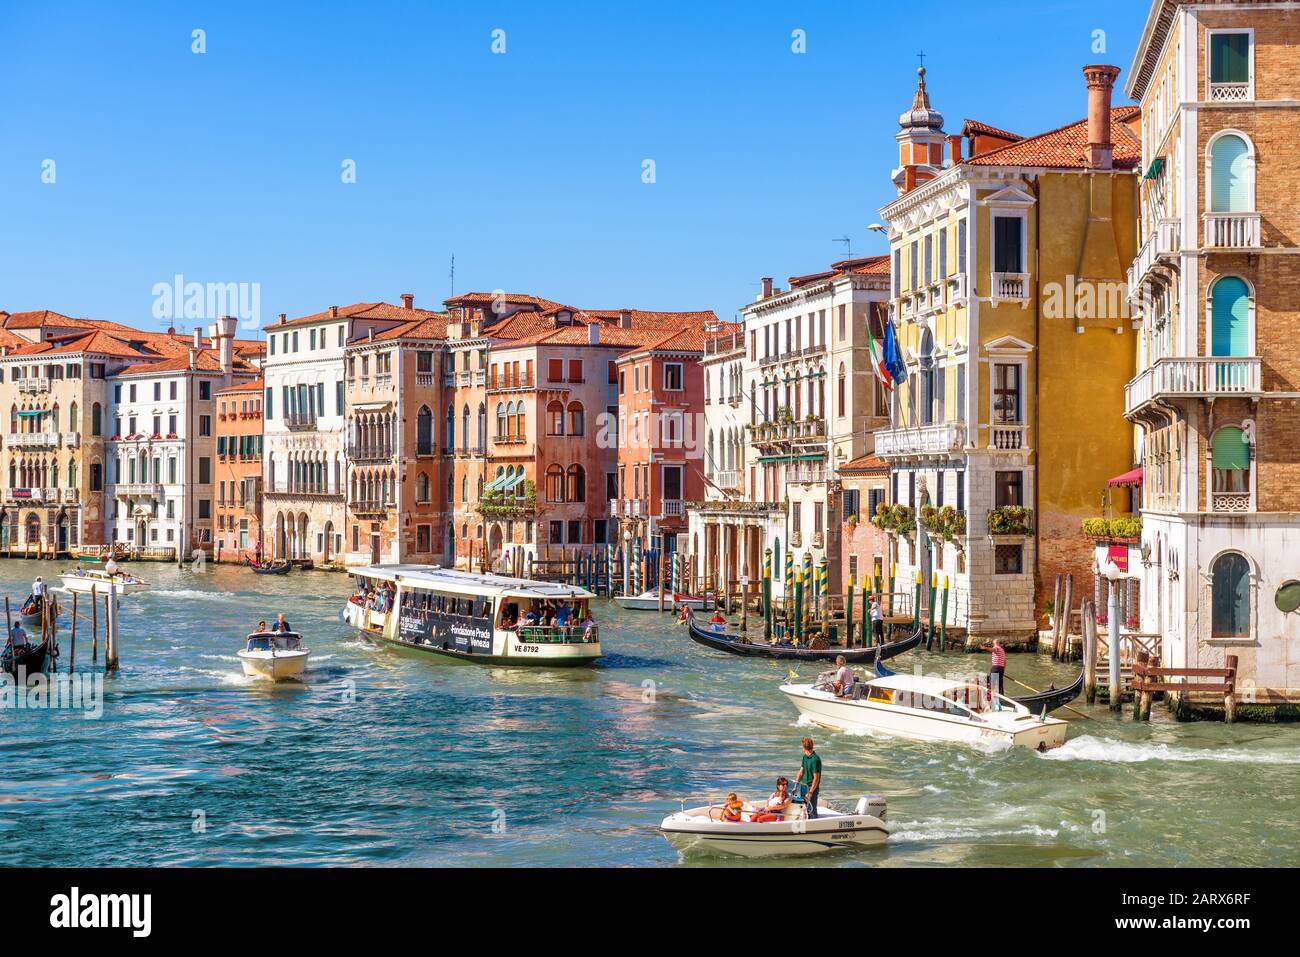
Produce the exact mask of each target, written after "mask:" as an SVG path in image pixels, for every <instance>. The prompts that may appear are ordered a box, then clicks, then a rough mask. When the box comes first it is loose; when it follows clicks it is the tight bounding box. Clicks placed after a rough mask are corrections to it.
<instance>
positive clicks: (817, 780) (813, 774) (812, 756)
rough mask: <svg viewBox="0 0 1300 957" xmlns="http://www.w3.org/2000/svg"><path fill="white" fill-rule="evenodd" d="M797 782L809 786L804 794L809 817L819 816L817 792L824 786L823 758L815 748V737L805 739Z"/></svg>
mask: <svg viewBox="0 0 1300 957" xmlns="http://www.w3.org/2000/svg"><path fill="white" fill-rule="evenodd" d="M794 780H795V783H796V784H802V785H803V786H804V787H805V788H807V792H806V793H805V794H804V798H803V800H804V804H805V805H806V806H807V808H808V817H809V818H810V819H811V818H815V817H816V816H817V792H818V791H819V790H821V786H822V759H821V757H820V756H819V755H818V754H817V752H816V751H814V750H813V739H812V738H804V739H803V760H802V761H801V762H800V764H799V776H798V777H797V778H795V779H794Z"/></svg>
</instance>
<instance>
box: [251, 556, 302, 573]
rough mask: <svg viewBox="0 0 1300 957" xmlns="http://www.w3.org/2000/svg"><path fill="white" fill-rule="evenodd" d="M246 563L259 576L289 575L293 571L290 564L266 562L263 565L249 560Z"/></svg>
mask: <svg viewBox="0 0 1300 957" xmlns="http://www.w3.org/2000/svg"><path fill="white" fill-rule="evenodd" d="M244 562H245V563H246V564H247V565H248V567H249V568H251V569H252V570H253V571H254V572H256V573H257V574H259V575H287V574H289V572H291V571H293V565H292V564H290V563H289V562H265V563H263V564H261V565H258V564H257V563H256V562H251V561H249V560H248V559H244Z"/></svg>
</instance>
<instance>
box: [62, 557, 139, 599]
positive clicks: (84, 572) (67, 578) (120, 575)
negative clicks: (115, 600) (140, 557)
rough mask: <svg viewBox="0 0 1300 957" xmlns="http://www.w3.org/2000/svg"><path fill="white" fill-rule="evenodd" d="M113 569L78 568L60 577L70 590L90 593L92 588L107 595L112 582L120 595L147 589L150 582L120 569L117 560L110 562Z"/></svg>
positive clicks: (64, 585) (63, 573) (97, 592)
mask: <svg viewBox="0 0 1300 957" xmlns="http://www.w3.org/2000/svg"><path fill="white" fill-rule="evenodd" d="M109 565H111V566H114V568H113V570H111V571H110V570H109V569H108V568H107V567H106V568H102V569H101V568H78V569H77V570H76V571H74V572H62V573H61V574H60V575H59V578H60V579H61V580H62V582H63V587H64V588H66V589H67V590H68V591H79V592H83V593H86V594H89V593H90V592H91V591H92V590H93V591H95V593H96V594H99V595H107V594H108V590H109V585H110V584H114V583H115V584H116V585H117V593H118V594H119V595H133V594H135V593H136V592H141V591H145V590H147V589H148V588H149V583H148V582H147V581H145V580H144V579H143V578H139V577H137V576H135V575H132V574H130V573H129V572H123V571H118V570H117V569H116V567H115V566H116V563H115V562H109Z"/></svg>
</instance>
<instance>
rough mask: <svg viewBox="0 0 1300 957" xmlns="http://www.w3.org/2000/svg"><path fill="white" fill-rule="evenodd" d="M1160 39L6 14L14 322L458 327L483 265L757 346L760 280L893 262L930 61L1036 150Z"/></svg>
mask: <svg viewBox="0 0 1300 957" xmlns="http://www.w3.org/2000/svg"><path fill="white" fill-rule="evenodd" d="M1146 12H1147V4H1146V3H1144V2H1134V0H1005V2H997V0H983V2H976V0H966V2H956V0H909V2H907V3H897V4H895V3H889V4H879V3H829V2H828V3H817V4H808V3H793V2H786V3H780V2H751V3H743V4H742V3H735V4H723V3H711V2H707V0H699V2H691V3H676V2H641V3H619V4H615V3H586V2H556V3H546V4H543V3H468V2H465V3H457V4H448V3H431V2H409V3H384V2H372V3H368V4H366V3H346V4H344V3H329V2H320V3H315V4H301V5H298V4H291V3H279V2H276V3H242V2H227V3H219V4H218V3H212V4H190V3H184V2H169V3H150V2H137V3H131V4H108V3H93V2H91V3H44V4H35V3H30V2H17V0H0V63H2V64H3V65H4V66H3V70H0V143H3V146H2V147H0V308H3V309H7V310H9V311H11V312H12V311H17V310H20V309H35V308H51V309H55V310H58V311H60V312H64V313H68V314H70V315H76V316H87V317H90V318H98V319H111V320H114V321H119V322H126V323H129V324H133V325H140V326H142V327H146V328H157V327H165V326H166V325H167V324H168V323H167V322H166V321H162V322H159V320H157V319H155V318H154V317H153V315H152V314H151V307H152V305H153V301H154V296H153V291H152V290H153V286H154V284H155V283H158V282H171V280H172V277H173V276H174V275H176V274H178V273H179V274H182V275H183V276H184V277H185V279H186V280H187V281H194V282H202V283H207V282H222V283H228V282H247V283H254V282H255V283H259V284H260V288H261V312H262V317H263V319H264V320H266V321H269V320H271V319H272V318H273V317H274V316H275V314H276V313H279V312H287V313H289V314H290V315H291V316H292V315H299V314H302V313H306V312H311V311H315V310H318V309H321V308H324V307H325V306H327V305H330V304H344V303H350V302H355V301H360V300H372V299H386V300H388V301H390V302H396V301H398V296H399V294H401V293H403V292H412V293H415V295H416V301H417V303H418V304H420V305H425V306H429V305H434V304H440V303H441V301H442V300H443V299H444V298H446V296H447V294H448V291H449V278H448V267H449V262H450V258H451V256H452V255H453V254H454V255H455V257H456V289H457V291H462V292H463V291H467V290H470V289H478V290H491V289H496V288H504V289H508V290H510V291H515V292H531V293H535V294H539V295H544V296H548V297H550V298H554V299H559V300H562V301H565V302H569V303H572V304H574V305H578V306H590V307H600V308H619V307H623V306H635V307H638V308H651V309H705V308H712V309H715V310H716V311H717V312H718V314H719V315H721V316H723V317H724V318H729V317H731V316H732V315H734V313H735V311H736V309H737V308H738V307H739V306H740V305H741V304H742V303H744V302H746V301H748V300H749V299H752V298H753V296H754V295H755V293H756V291H757V285H758V279H759V277H760V276H764V275H772V276H775V277H777V279H778V282H781V283H783V282H784V280H785V277H787V276H790V275H798V274H801V273H808V272H814V271H817V270H819V269H823V268H825V267H826V264H828V263H830V262H832V261H834V260H836V259H840V258H843V256H844V249H845V247H844V245H843V244H842V243H836V242H834V240H835V239H836V238H837V237H841V236H848V237H850V239H851V240H852V250H853V253H854V255H864V254H867V253H871V252H880V251H883V245H882V243H881V241H880V240H879V239H878V238H877V237H876V236H875V235H874V234H871V233H868V232H867V231H866V226H867V225H868V224H870V223H872V222H875V221H876V220H877V218H878V216H877V210H878V209H879V208H880V206H881V205H883V204H884V203H885V202H887V201H888V200H889V199H890V198H891V194H892V190H891V187H890V183H889V171H890V169H891V168H892V167H893V166H894V165H895V162H896V159H897V152H896V151H897V147H896V145H895V143H894V139H893V136H894V134H895V133H896V132H897V129H898V114H899V113H900V112H902V111H903V110H904V109H905V108H906V107H907V106H908V104H909V103H910V100H911V96H912V90H913V87H914V85H915V79H916V77H915V71H916V67H917V63H918V61H917V57H916V55H915V54H916V53H917V52H918V51H920V50H924V51H925V53H926V60H925V63H926V67H927V70H928V71H929V86H930V91H931V97H932V100H933V103H934V106H935V107H936V108H937V109H938V110H940V111H941V112H942V113H943V114H944V116H945V117H946V119H947V127H948V129H949V130H950V131H955V130H957V129H959V128H960V124H961V121H962V119H963V118H964V117H968V116H970V117H977V118H979V119H982V120H984V121H986V122H989V123H993V124H995V125H998V126H1002V127H1004V128H1008V129H1011V130H1014V131H1015V132H1018V133H1021V134H1032V133H1036V132H1041V131H1043V130H1045V129H1049V128H1051V127H1054V126H1058V125H1060V124H1061V123H1064V122H1068V121H1071V120H1075V119H1078V118H1080V117H1082V116H1083V115H1084V112H1085V110H1086V100H1085V89H1084V83H1083V77H1082V73H1081V68H1082V66H1083V65H1084V64H1085V63H1089V62H1109V63H1115V64H1118V65H1119V66H1121V67H1123V68H1124V69H1125V71H1126V72H1127V70H1128V67H1129V65H1130V62H1131V59H1132V55H1133V49H1134V46H1135V44H1136V41H1137V38H1138V35H1139V33H1140V31H1141V28H1142V23H1143V21H1144V19H1145V16H1146ZM195 29H202V30H204V31H205V35H206V48H207V49H206V52H205V53H203V54H201V55H199V54H195V53H193V52H191V44H192V42H193V41H192V39H191V36H192V31H193V30H195ZM494 30H504V31H505V45H506V52H505V53H504V54H494V53H493V52H492V42H493V36H492V33H493V31H494ZM794 30H803V31H805V36H806V52H805V53H802V54H795V53H793V52H792V50H791V45H792V42H793V41H792V31H794ZM1097 30H1103V31H1105V41H1106V52H1105V53H1104V54H1096V53H1094V52H1093V43H1094V31H1097ZM1026 34H1027V35H1029V36H1032V37H1033V42H1032V43H1030V44H1024V43H1022V42H1021V41H1019V40H1018V39H1017V37H1018V36H1022V35H1026ZM1123 82H1124V77H1123V76H1121V79H1120V83H1121V84H1122V83H1123ZM49 159H52V160H54V162H55V173H56V181H55V182H54V183H53V184H45V183H42V181H41V176H42V164H43V163H44V161H46V160H49ZM646 159H651V160H653V161H654V163H655V178H656V182H654V183H653V184H646V183H643V182H642V168H643V167H642V164H643V161H644V160H646ZM345 160H352V161H354V162H355V164H356V182H355V183H353V184H344V183H343V182H342V181H341V172H342V164H343V163H344V161H345ZM176 325H177V326H178V327H182V328H184V327H186V326H187V323H186V322H185V321H184V320H179V321H177V322H176Z"/></svg>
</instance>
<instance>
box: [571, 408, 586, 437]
mask: <svg viewBox="0 0 1300 957" xmlns="http://www.w3.org/2000/svg"><path fill="white" fill-rule="evenodd" d="M585 429H586V424H585V423H584V421H583V413H582V403H581V402H570V403H569V434H570V435H582V434H583V432H584V431H585Z"/></svg>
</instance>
